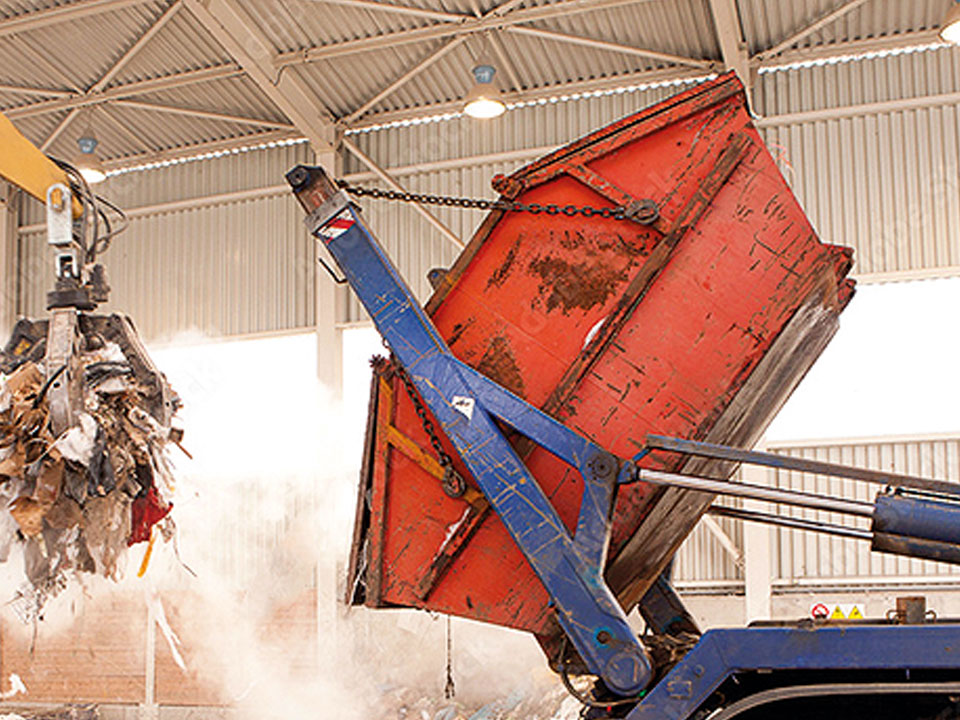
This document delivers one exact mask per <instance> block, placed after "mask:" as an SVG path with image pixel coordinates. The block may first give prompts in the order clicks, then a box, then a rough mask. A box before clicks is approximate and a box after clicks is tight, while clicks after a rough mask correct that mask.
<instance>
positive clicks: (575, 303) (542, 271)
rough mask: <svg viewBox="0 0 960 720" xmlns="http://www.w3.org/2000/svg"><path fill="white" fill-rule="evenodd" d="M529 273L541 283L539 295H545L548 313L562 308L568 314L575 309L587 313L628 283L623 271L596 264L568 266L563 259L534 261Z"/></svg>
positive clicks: (538, 259) (553, 258)
mask: <svg viewBox="0 0 960 720" xmlns="http://www.w3.org/2000/svg"><path fill="white" fill-rule="evenodd" d="M530 272H532V273H534V274H536V275H538V276H539V277H540V280H541V281H542V282H541V284H540V287H539V288H538V290H539V292H540V295H541V296H543V295H546V300H545V303H546V306H547V312H551V311H553V310H556V309H557V308H558V307H562V309H563V313H564V314H565V315H566V314H569V312H570V311H571V310H573V309H574V308H579V309H581V310H589V309H590V308H592V307H594V306H595V305H602V304H604V303H605V302H606V301H607V298H609V297H610V296H611V295H612V294H614V293H615V292H616V291H617V289H618V287H619V285H620V284H621V283H623V282H625V281H626V280H627V272H626V269H625V268H620V269H616V268H609V267H605V266H603V265H598V264H596V263H589V262H582V263H575V264H574V263H570V262H567V261H566V260H564V259H563V258H558V257H546V258H537V259H536V260H534V261H533V262H531V263H530Z"/></svg>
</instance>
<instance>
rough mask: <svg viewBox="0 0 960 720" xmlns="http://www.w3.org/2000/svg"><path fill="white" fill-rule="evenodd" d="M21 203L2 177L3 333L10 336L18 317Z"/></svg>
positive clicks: (0, 320)
mask: <svg viewBox="0 0 960 720" xmlns="http://www.w3.org/2000/svg"><path fill="white" fill-rule="evenodd" d="M18 207H19V202H18V196H17V191H16V189H15V188H14V187H13V186H12V185H9V184H7V183H6V182H4V181H3V180H0V333H3V337H9V336H10V331H11V330H13V325H14V323H15V322H16V318H17V296H16V293H17V282H16V273H17V272H18V268H17V265H16V258H17V253H16V248H17V242H18V237H17V224H18V220H19V212H18Z"/></svg>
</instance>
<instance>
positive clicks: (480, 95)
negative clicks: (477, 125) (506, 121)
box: [463, 64, 507, 118]
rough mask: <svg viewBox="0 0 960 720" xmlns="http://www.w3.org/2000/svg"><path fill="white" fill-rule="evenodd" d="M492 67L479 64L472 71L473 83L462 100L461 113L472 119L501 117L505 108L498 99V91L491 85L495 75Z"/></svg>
mask: <svg viewBox="0 0 960 720" xmlns="http://www.w3.org/2000/svg"><path fill="white" fill-rule="evenodd" d="M496 72H497V71H496V69H495V68H494V67H493V65H486V64H481V65H477V66H476V67H475V68H474V69H473V77H474V83H473V87H472V88H470V92H468V93H467V96H466V97H465V98H464V99H463V111H464V112H465V113H466V114H467V115H469V116H470V117H473V118H495V117H498V116H500V115H503V111H504V110H506V109H507V106H506V105H504V104H503V100H501V99H500V91H499V90H498V89H497V87H496V86H495V85H494V84H493V76H494V75H496Z"/></svg>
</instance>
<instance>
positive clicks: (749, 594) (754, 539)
mask: <svg viewBox="0 0 960 720" xmlns="http://www.w3.org/2000/svg"><path fill="white" fill-rule="evenodd" d="M755 449H756V450H761V451H764V450H766V447H765V443H764V442H763V440H761V441H760V442H759V443H757V446H756V448H755ZM740 474H741V479H742V481H743V482H745V483H751V484H754V485H768V484H769V482H770V480H769V478H770V475H771V474H772V471H770V470H768V469H767V468H765V467H761V466H759V465H743V466H742V467H741V469H740ZM743 506H744V509H746V510H756V511H762V512H769V508H768V507H767V506H766V503H763V502H760V501H757V500H744V504H743ZM771 532H772V529H771V527H770V526H769V525H765V524H763V523H753V522H745V523H744V524H743V556H744V580H745V582H744V585H745V595H746V603H745V605H746V617H745V621H746V622H748V623H749V622H752V621H754V620H769V619H771V618H772V616H773V608H772V603H771V596H772V589H773V564H772V562H771V556H770V541H771V536H770V533H771Z"/></svg>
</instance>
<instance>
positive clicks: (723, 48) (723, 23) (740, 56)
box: [710, 0, 753, 98]
mask: <svg viewBox="0 0 960 720" xmlns="http://www.w3.org/2000/svg"><path fill="white" fill-rule="evenodd" d="M710 10H711V11H712V12H713V25H714V27H715V28H716V31H717V41H718V42H719V45H720V52H721V53H722V54H723V64H724V65H725V66H726V67H727V69H728V70H733V71H735V72H736V73H737V76H738V77H739V78H740V82H742V83H743V86H744V87H745V88H746V90H747V98H750V97H751V92H750V89H751V87H752V86H753V77H752V75H751V72H750V56H749V53H748V52H747V43H746V41H745V40H744V39H743V31H742V29H741V25H740V10H739V8H738V7H737V0H710Z"/></svg>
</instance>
